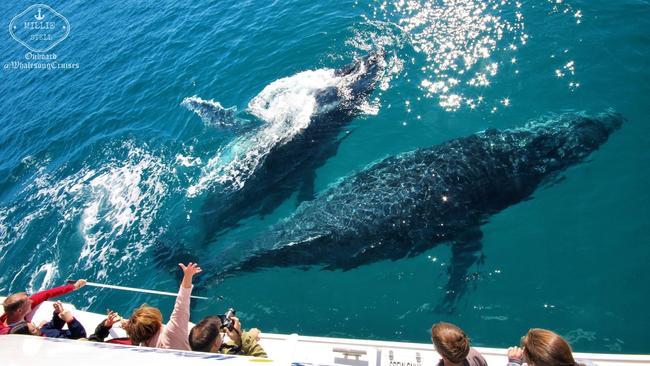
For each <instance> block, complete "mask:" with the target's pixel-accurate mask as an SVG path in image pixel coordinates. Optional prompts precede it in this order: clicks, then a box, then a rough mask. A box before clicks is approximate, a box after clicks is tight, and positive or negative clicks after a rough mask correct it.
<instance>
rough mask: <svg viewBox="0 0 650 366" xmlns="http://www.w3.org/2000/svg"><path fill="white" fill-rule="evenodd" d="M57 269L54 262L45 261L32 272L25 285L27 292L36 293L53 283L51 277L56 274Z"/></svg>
mask: <svg viewBox="0 0 650 366" xmlns="http://www.w3.org/2000/svg"><path fill="white" fill-rule="evenodd" d="M57 273H58V269H57V266H56V263H55V262H49V263H45V264H43V265H41V266H40V268H39V269H37V270H36V271H35V272H34V273H32V276H31V279H30V280H29V284H28V285H27V292H28V293H31V294H33V293H36V292H38V291H41V290H44V289H46V288H48V287H51V286H52V285H53V281H52V280H53V279H54V277H55V276H56V275H57Z"/></svg>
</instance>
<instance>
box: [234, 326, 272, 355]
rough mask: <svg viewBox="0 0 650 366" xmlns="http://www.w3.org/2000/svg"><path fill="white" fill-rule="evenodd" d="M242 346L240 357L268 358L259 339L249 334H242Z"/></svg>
mask: <svg viewBox="0 0 650 366" xmlns="http://www.w3.org/2000/svg"><path fill="white" fill-rule="evenodd" d="M241 340H242V346H241V351H240V353H239V354H240V355H245V356H253V357H262V358H266V357H268V356H267V355H266V351H264V348H262V346H260V344H259V343H257V339H256V338H255V337H253V335H252V334H250V333H249V332H242V334H241Z"/></svg>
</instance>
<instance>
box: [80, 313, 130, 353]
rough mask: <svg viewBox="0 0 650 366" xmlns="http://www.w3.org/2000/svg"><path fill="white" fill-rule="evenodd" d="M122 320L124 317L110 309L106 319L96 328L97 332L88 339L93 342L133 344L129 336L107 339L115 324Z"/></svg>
mask: <svg viewBox="0 0 650 366" xmlns="http://www.w3.org/2000/svg"><path fill="white" fill-rule="evenodd" d="M121 321H122V317H121V316H120V314H118V313H116V312H114V311H112V310H109V311H108V316H107V317H106V319H104V320H102V321H101V323H99V324H97V327H96V328H95V333H93V334H91V335H90V336H89V337H88V340H89V341H91V342H106V343H116V344H127V345H131V344H132V342H131V339H129V337H121V338H111V339H109V340H108V341H105V339H106V337H108V335H109V333H110V331H111V328H112V327H113V324H115V323H118V322H121Z"/></svg>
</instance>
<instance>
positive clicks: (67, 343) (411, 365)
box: [0, 297, 650, 366]
mask: <svg viewBox="0 0 650 366" xmlns="http://www.w3.org/2000/svg"><path fill="white" fill-rule="evenodd" d="M2 300H3V298H2V297H0V302H1V301H2ZM65 306H66V307H67V308H69V309H71V310H72V311H73V313H74V315H75V317H76V318H77V319H78V320H79V321H80V322H81V323H82V324H83V325H84V328H86V332H88V334H91V333H92V332H93V331H94V329H95V327H96V325H97V324H99V322H101V321H102V320H103V319H104V318H105V316H104V315H103V314H97V313H91V312H86V311H81V310H76V309H75V308H74V306H72V305H70V304H66V305H65ZM1 310H2V309H0V311H1ZM51 317H52V303H51V302H45V303H43V305H42V306H41V307H40V308H39V309H38V310H37V311H36V313H35V315H34V318H33V321H34V323H36V324H38V323H39V322H41V321H43V320H49V319H51ZM122 336H125V333H124V330H122V329H121V328H117V327H115V328H113V329H112V330H111V336H110V337H122ZM260 344H261V345H262V347H264V349H265V350H266V352H267V353H268V355H269V358H268V359H259V358H251V357H230V356H224V355H215V354H208V353H202V352H186V351H175V350H160V349H153V348H144V347H133V346H123V345H115V344H108V343H96V342H87V341H73V340H61V339H51V338H44V337H30V336H15V335H8V336H0V358H1V359H2V360H3V365H5V363H4V361H5V360H13V361H11V362H9V363H8V365H21V366H26V365H32V364H33V365H37V364H38V365H39V366H40V365H42V364H43V363H47V362H48V361H50V360H51V361H65V360H66V359H67V360H74V361H75V362H74V363H78V362H79V363H80V361H81V360H84V361H83V362H86V360H85V359H86V358H88V359H87V362H92V363H93V364H94V365H104V364H106V365H109V364H110V365H111V366H115V365H116V364H118V365H119V364H120V362H124V363H125V364H126V365H130V364H136V363H138V362H144V363H145V364H147V365H148V364H151V363H154V362H155V363H156V366H162V365H166V364H170V365H171V364H172V363H173V364H175V365H178V364H179V363H181V364H183V363H185V362H189V361H190V359H191V362H192V364H193V365H194V364H198V365H200V364H202V363H206V362H211V363H214V362H217V361H219V362H221V364H242V363H245V364H250V362H265V363H273V364H281V365H294V366H299V365H348V366H424V365H437V364H438V361H439V359H440V356H439V355H438V354H437V353H436V352H435V351H434V350H433V347H432V345H431V344H429V343H407V342H389V341H374V340H361V339H347V338H329V337H311V336H302V335H298V334H273V333H262V334H261V339H260ZM476 349H477V350H478V351H479V352H481V354H482V355H483V356H484V357H485V359H486V360H487V362H488V364H489V365H505V364H506V363H507V360H506V356H505V355H506V349H503V348H486V347H476ZM574 355H575V357H576V359H578V360H590V361H591V362H592V363H593V364H595V365H597V366H615V365H617V366H625V365H649V366H650V355H625V354H606V353H575V354H574ZM14 361H15V363H14Z"/></svg>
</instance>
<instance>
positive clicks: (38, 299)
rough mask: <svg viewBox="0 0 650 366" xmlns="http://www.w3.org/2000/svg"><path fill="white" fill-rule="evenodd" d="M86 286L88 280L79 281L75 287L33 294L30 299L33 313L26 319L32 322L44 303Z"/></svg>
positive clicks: (63, 287)
mask: <svg viewBox="0 0 650 366" xmlns="http://www.w3.org/2000/svg"><path fill="white" fill-rule="evenodd" d="M85 284H86V280H78V281H77V282H75V283H74V284H73V285H64V286H59V287H55V288H51V289H48V290H44V291H40V292H37V293H35V294H33V295H32V296H30V297H29V299H30V300H32V311H31V312H30V313H29V314H27V315H26V316H25V319H26V320H27V321H31V320H32V317H33V316H34V313H36V310H37V309H38V307H39V306H40V305H41V304H42V303H43V302H44V301H47V300H49V299H51V298H53V297H57V296H61V295H65V294H67V293H70V292H72V291H75V290H78V289H80V288H81V287H83V286H84V285H85Z"/></svg>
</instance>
